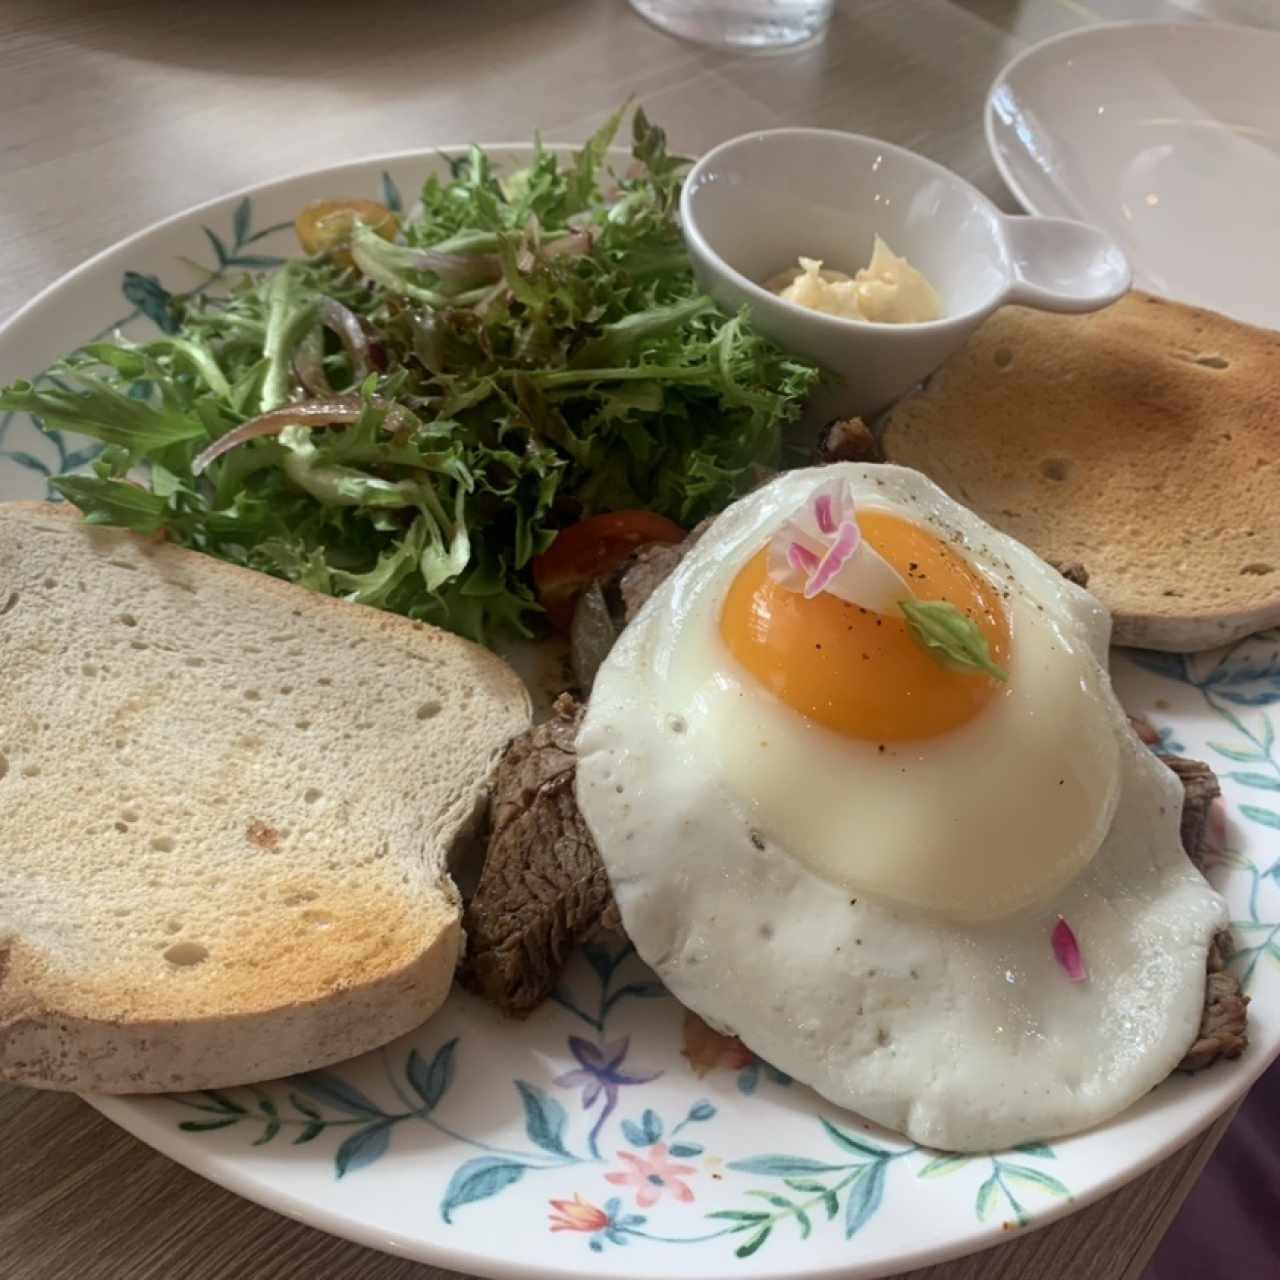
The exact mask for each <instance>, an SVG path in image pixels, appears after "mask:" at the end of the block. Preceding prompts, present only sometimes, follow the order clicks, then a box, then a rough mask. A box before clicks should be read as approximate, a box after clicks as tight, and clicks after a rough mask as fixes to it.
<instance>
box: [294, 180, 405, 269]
mask: <svg viewBox="0 0 1280 1280" xmlns="http://www.w3.org/2000/svg"><path fill="white" fill-rule="evenodd" d="M357 219H359V221H361V222H363V223H364V224H365V226H367V227H369V228H371V229H372V230H373V231H375V232H376V233H377V234H378V235H380V236H381V237H382V238H383V239H384V240H394V239H395V238H396V233H397V232H398V231H399V230H400V219H399V218H397V217H396V215H395V214H394V213H392V212H391V210H390V209H388V208H387V206H386V205H384V204H379V203H378V202H377V201H376V200H361V199H359V198H358V197H354V196H352V197H349V198H347V199H341V200H312V201H311V202H310V204H305V205H303V207H302V210H301V212H300V213H299V214H298V216H297V217H296V218H295V219H294V223H293V229H294V231H295V232H297V235H298V243H299V244H300V245H301V246H302V251H303V253H305V254H307V255H308V256H309V257H314V256H315V255H316V254H320V253H328V254H332V255H333V258H334V261H336V262H338V263H339V264H340V265H342V266H350V265H351V255H350V254H349V253H347V252H346V250H345V248H344V247H343V246H344V245H346V244H347V242H348V241H349V240H350V239H351V228H352V226H353V225H354V224H355V222H356V220H357Z"/></svg>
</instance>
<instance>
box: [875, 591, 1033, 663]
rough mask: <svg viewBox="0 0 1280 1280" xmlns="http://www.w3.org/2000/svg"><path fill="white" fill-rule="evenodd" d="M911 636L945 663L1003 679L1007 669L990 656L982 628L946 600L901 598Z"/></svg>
mask: <svg viewBox="0 0 1280 1280" xmlns="http://www.w3.org/2000/svg"><path fill="white" fill-rule="evenodd" d="M898 608H900V609H901V610H902V614H903V617H904V618H905V619H906V622H907V630H908V631H909V632H910V633H911V636H912V638H913V639H914V640H915V641H916V643H917V644H919V645H920V646H921V647H922V648H923V649H925V650H926V651H927V652H928V653H929V654H930V656H931V657H933V658H935V659H936V660H937V661H938V662H939V663H941V664H942V665H943V666H944V667H949V668H951V669H952V670H953V671H963V672H966V673H968V674H971V675H987V676H990V677H991V678H992V679H993V680H999V681H1001V682H1002V683H1003V682H1005V681H1007V680H1008V679H1009V673H1008V672H1007V671H1006V670H1005V669H1004V668H1003V667H1001V666H997V665H996V663H994V662H993V661H992V660H991V650H990V648H989V646H988V645H987V638H986V636H985V635H983V633H982V629H981V628H980V627H979V626H978V624H977V623H976V622H974V621H973V619H972V618H970V617H968V616H967V615H966V614H964V613H962V612H961V611H960V610H959V609H957V608H956V606H955V605H953V604H951V603H950V602H949V601H946V600H900V601H899V602H898Z"/></svg>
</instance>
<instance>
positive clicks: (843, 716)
mask: <svg viewBox="0 0 1280 1280" xmlns="http://www.w3.org/2000/svg"><path fill="white" fill-rule="evenodd" d="M857 519H858V526H859V528H860V529H861V531H862V536H863V538H864V539H865V540H866V541H867V543H868V544H869V545H870V546H872V547H874V548H875V549H876V550H877V551H878V552H879V553H880V554H881V555H882V556H883V557H884V558H885V559H886V560H887V561H888V562H889V563H890V564H891V565H892V566H893V567H894V568H895V569H896V570H897V571H898V572H899V573H900V574H901V575H902V577H903V578H904V579H905V580H906V581H907V583H908V584H909V585H910V587H911V590H912V593H913V594H914V595H915V598H916V599H917V600H920V601H926V600H945V601H948V602H949V603H950V604H953V605H955V606H956V608H958V609H960V610H961V611H962V612H963V613H965V614H967V615H968V616H969V617H970V618H971V619H973V621H975V622H976V623H977V624H978V626H979V627H980V628H981V630H982V633H983V634H984V635H985V636H986V638H987V644H988V646H989V648H990V651H991V657H992V660H993V661H994V662H995V663H997V664H998V665H1000V666H1006V667H1007V665H1008V656H1009V621H1008V618H1007V617H1006V616H1005V611H1004V607H1003V605H1002V604H1001V602H1000V594H999V591H998V590H997V589H996V588H995V587H994V586H992V585H991V583H989V582H988V581H987V580H986V579H985V578H984V577H983V576H982V575H981V574H979V573H978V572H977V571H976V570H975V569H974V568H973V567H972V566H971V565H969V563H968V562H967V561H966V560H964V559H963V558H962V557H961V556H959V555H957V554H956V552H955V551H953V550H952V549H951V548H950V547H948V546H947V545H946V544H945V543H943V542H942V541H941V540H940V539H939V538H937V537H935V536H934V534H932V533H931V532H929V531H928V530H926V529H922V528H921V527H920V526H919V525H915V524H912V523H911V522H910V521H909V520H903V519H902V518H901V517H899V516H894V515H890V514H888V513H887V512H882V511H862V512H859V514H858V517H857ZM720 634H721V637H722V638H723V640H724V642H725V644H726V645H728V647H729V651H730V652H731V653H732V654H733V655H734V657H735V658H737V660H738V661H739V662H740V663H742V665H743V666H744V667H746V669H747V670H748V671H750V672H751V674H752V675H753V676H755V678H756V679H757V680H759V681H760V682H761V683H762V684H763V685H765V687H766V688H768V689H770V690H772V691H773V693H774V694H776V695H777V696H778V697H779V698H781V699H782V701H783V702H785V703H786V704H787V705H788V706H789V707H791V708H793V709H794V710H796V711H799V712H800V713H801V714H802V715H805V716H808V717H809V718H810V719H812V720H816V721H817V722H818V723H819V724H821V725H825V726H826V727H827V728H828V729H833V730H835V732H837V733H840V734H843V735H844V736H846V737H849V738H859V739H862V740H864V741H868V742H876V743H885V742H905V741H910V740H912V739H920V738H932V737H936V736H937V735H938V734H942V733H947V732H948V731H950V730H952V729H957V728H959V727H960V726H961V725H963V724H965V723H966V722H968V721H969V720H972V719H973V717H974V716H976V715H977V714H978V713H979V712H980V711H981V710H982V709H983V708H984V707H985V706H986V705H987V703H988V702H990V700H991V699H992V698H993V697H994V696H995V695H996V694H997V692H998V691H999V690H1000V689H1001V688H1002V687H1003V686H1001V685H1000V684H999V683H998V682H997V681H995V680H993V679H991V678H990V677H989V676H985V675H981V674H974V673H970V672H963V671H954V670H950V669H948V668H947V667H945V666H944V665H943V664H942V663H941V662H939V661H938V659H937V658H936V657H935V656H934V655H932V654H930V653H928V652H926V650H925V649H924V647H923V646H922V645H921V644H920V643H919V642H918V641H917V640H915V638H914V637H913V636H912V635H911V633H910V632H909V631H908V630H907V625H906V623H905V621H904V620H903V619H902V616H901V615H900V614H895V615H887V614H876V613H871V612H870V611H869V610H866V609H862V608H860V607H859V606H858V605H854V604H849V603H848V602H847V601H845V600H841V599H839V598H838V597H837V596H833V595H831V594H829V593H827V592H824V593H822V594H820V595H818V596H816V597H814V598H813V599H812V600H806V599H805V598H804V596H803V595H801V594H800V593H799V592H797V591H790V590H788V589H787V588H785V587H781V586H779V585H778V584H777V583H776V582H774V581H773V579H772V578H771V577H770V576H769V571H768V551H767V550H765V551H761V552H760V553H759V554H758V555H757V556H755V557H754V558H753V559H752V560H751V561H750V562H749V563H748V564H747V565H746V566H745V568H743V569H742V570H741V572H740V573H739V574H738V576H737V577H736V578H735V579H734V581H733V585H732V586H731V587H730V588H729V593H728V595H727V596H726V598H725V603H724V609H723V612H722V613H721V615H720Z"/></svg>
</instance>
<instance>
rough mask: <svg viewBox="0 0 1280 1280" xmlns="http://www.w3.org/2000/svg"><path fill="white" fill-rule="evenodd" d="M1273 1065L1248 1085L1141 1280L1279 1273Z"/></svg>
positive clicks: (1279, 1084) (1276, 1072)
mask: <svg viewBox="0 0 1280 1280" xmlns="http://www.w3.org/2000/svg"><path fill="white" fill-rule="evenodd" d="M1277 1135H1280V1068H1273V1069H1272V1070H1270V1071H1268V1072H1266V1073H1265V1074H1264V1075H1263V1077H1262V1079H1261V1080H1259V1081H1258V1083H1257V1084H1255V1085H1254V1086H1253V1091H1252V1092H1251V1093H1250V1094H1249V1096H1248V1097H1247V1098H1246V1099H1245V1103H1244V1106H1243V1107H1241V1108H1240V1110H1239V1112H1238V1113H1237V1115H1236V1118H1235V1120H1234V1121H1233V1122H1232V1124H1231V1127H1230V1128H1229V1129H1228V1130H1227V1132H1226V1134H1225V1135H1224V1136H1223V1139H1222V1141H1221V1142H1220V1143H1219V1144H1218V1149H1217V1150H1216V1151H1215V1152H1214V1153H1213V1155H1212V1156H1210V1157H1209V1163H1208V1164H1207V1165H1205V1167H1204V1172H1203V1173H1202V1174H1201V1175H1200V1180H1199V1182H1197V1183H1196V1185H1195V1187H1194V1188H1193V1189H1192V1192H1191V1194H1190V1195H1189V1196H1188V1197H1187V1199H1186V1201H1185V1203H1184V1204H1183V1206H1182V1208H1181V1210H1179V1212H1178V1216H1177V1217H1176V1218H1175V1219H1174V1220H1173V1226H1172V1227H1170V1228H1169V1233H1168V1235H1166V1236H1165V1238H1164V1240H1162V1241H1161V1243H1160V1246H1159V1248H1158V1249H1157V1250H1156V1254H1155V1257H1154V1258H1153V1259H1152V1261H1151V1265H1150V1266H1149V1267H1148V1268H1147V1270H1146V1273H1145V1275H1144V1276H1143V1280H1192V1278H1194V1280H1263V1277H1268V1278H1270V1277H1273V1276H1280V1141H1278V1140H1277Z"/></svg>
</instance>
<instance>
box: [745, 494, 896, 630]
mask: <svg viewBox="0 0 1280 1280" xmlns="http://www.w3.org/2000/svg"><path fill="white" fill-rule="evenodd" d="M769 576H770V577H771V578H772V579H773V580H774V581H775V582H776V583H777V584H778V585H779V586H781V587H785V588H786V589H787V590H788V591H795V592H797V593H800V594H803V595H804V598H805V599H806V600H812V599H813V598H814V597H815V596H818V595H821V594H822V592H824V591H826V592H828V593H829V594H831V595H833V596H836V597H837V598H838V599H841V600H844V601H846V602H847V603H849V604H856V605H858V606H860V607H861V608H863V609H869V610H870V611H871V612H872V613H885V614H896V613H897V608H898V604H899V602H900V601H902V600H909V599H911V597H912V594H913V593H912V591H911V588H910V587H909V586H908V585H907V584H906V582H904V581H903V579H902V575H901V574H899V573H898V571H897V570H896V569H894V568H893V566H892V565H890V564H889V562H888V561H887V560H885V559H884V557H883V556H881V555H880V554H879V553H878V552H877V551H876V550H875V548H874V547H872V546H870V545H868V544H867V543H866V542H865V541H864V539H863V537H862V531H861V530H860V529H859V528H858V521H857V518H856V514H855V511H854V486H853V483H852V481H851V480H849V479H848V478H847V477H844V476H840V477H837V478H833V479H831V480H827V481H824V482H823V483H822V484H821V485H819V486H818V487H817V489H816V490H815V491H813V492H812V493H811V495H810V497H809V498H808V499H807V500H806V501H805V503H804V505H803V506H801V507H799V508H798V509H797V510H796V511H795V512H794V513H793V514H792V515H791V516H790V517H789V518H788V519H787V520H785V521H784V522H783V523H782V525H781V526H780V527H779V528H778V530H777V532H776V533H775V534H774V535H773V538H772V539H771V540H770V543H769Z"/></svg>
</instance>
